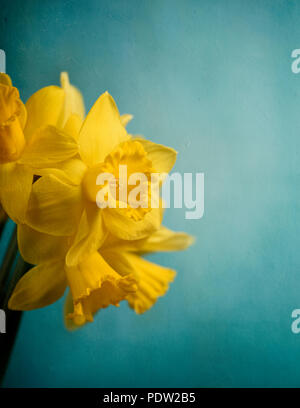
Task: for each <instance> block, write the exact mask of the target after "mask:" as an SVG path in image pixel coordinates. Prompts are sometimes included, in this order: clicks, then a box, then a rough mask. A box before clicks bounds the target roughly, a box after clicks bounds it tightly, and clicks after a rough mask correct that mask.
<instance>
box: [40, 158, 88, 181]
mask: <svg viewBox="0 0 300 408" xmlns="http://www.w3.org/2000/svg"><path fill="white" fill-rule="evenodd" d="M86 169H87V167H86V165H85V164H84V163H83V161H82V160H81V159H78V158H76V157H72V158H71V159H68V160H64V161H62V162H60V163H56V164H55V167H51V166H50V167H47V168H44V169H43V168H39V169H38V168H35V169H34V170H35V174H36V175H37V176H47V175H53V176H56V177H57V178H58V179H60V180H61V181H64V182H66V183H69V184H74V185H77V186H78V185H79V184H80V183H81V181H82V179H83V176H84V174H85V172H86Z"/></svg>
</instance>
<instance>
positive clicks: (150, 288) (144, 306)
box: [102, 250, 176, 314]
mask: <svg viewBox="0 0 300 408" xmlns="http://www.w3.org/2000/svg"><path fill="white" fill-rule="evenodd" d="M102 256H103V257H104V259H105V260H106V262H107V263H108V264H109V265H110V266H111V267H112V268H114V270H115V271H117V272H118V273H119V274H120V275H122V276H126V275H127V274H128V273H132V274H133V275H134V276H135V277H136V279H137V280H138V289H137V291H136V292H134V293H130V294H129V295H128V296H127V300H128V303H129V306H130V307H131V308H132V309H134V310H135V311H136V313H138V314H140V313H144V312H146V311H147V310H148V309H150V308H151V307H152V306H153V304H154V303H155V302H156V300H157V298H158V297H160V296H163V295H165V293H166V292H167V290H168V288H169V284H170V283H171V282H172V281H173V280H174V277H175V275H176V272H175V271H174V270H172V269H169V268H164V267H163V266H160V265H156V264H154V263H152V262H149V261H147V260H146V259H143V258H141V257H140V256H137V255H134V254H131V253H128V252H123V251H122V252H120V251H114V250H107V251H103V253H102Z"/></svg>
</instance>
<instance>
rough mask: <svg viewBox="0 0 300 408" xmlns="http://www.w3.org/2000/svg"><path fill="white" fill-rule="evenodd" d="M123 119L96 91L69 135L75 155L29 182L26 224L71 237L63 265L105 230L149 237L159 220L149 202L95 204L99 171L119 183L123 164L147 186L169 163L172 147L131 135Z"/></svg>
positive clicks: (75, 260)
mask: <svg viewBox="0 0 300 408" xmlns="http://www.w3.org/2000/svg"><path fill="white" fill-rule="evenodd" d="M129 119H130V117H128V116H123V117H120V114H119V112H118V109H117V106H116V104H115V102H114V100H113V98H112V97H111V96H110V95H109V94H108V93H107V92H106V93H104V94H103V95H101V96H100V97H99V99H98V100H97V101H96V102H95V104H94V106H93V107H92V109H91V110H90V112H89V113H88V115H87V117H86V119H85V121H84V123H83V125H82V127H81V128H80V131H79V132H78V134H77V136H75V138H76V140H77V142H78V152H79V158H78V159H76V160H73V161H72V162H71V163H69V165H68V166H64V168H60V167H59V166H58V168H57V170H56V171H54V170H51V172H49V174H46V173H43V174H44V175H43V177H41V178H40V179H39V180H37V181H36V182H35V183H34V185H33V188H32V194H31V196H30V200H29V204H28V213H27V217H26V223H27V224H28V225H29V226H30V227H32V228H33V229H35V230H37V231H39V232H42V233H46V234H50V235H54V236H69V237H71V238H70V239H71V245H70V248H69V250H68V253H67V255H66V264H67V266H68V267H73V266H76V265H77V264H79V263H81V262H82V260H83V258H84V257H86V256H87V255H89V254H93V253H94V252H95V251H97V250H98V248H100V247H101V245H102V244H103V242H104V241H105V239H106V237H107V235H108V233H110V234H111V235H113V236H116V237H118V238H119V239H123V240H137V239H142V238H145V237H147V236H149V234H151V233H152V232H154V231H155V230H157V229H158V228H159V226H160V224H161V217H160V213H161V211H160V209H159V208H152V207H151V205H150V204H149V206H148V208H141V207H139V208H133V207H131V206H130V205H128V206H127V208H124V207H123V206H122V205H121V204H122V199H123V198H122V197H119V196H117V197H116V201H117V202H118V205H117V207H116V208H109V207H107V208H99V207H98V206H97V203H96V196H97V192H99V190H100V187H99V186H97V184H96V181H97V177H98V175H99V174H104V173H109V174H112V175H113V176H114V177H115V180H116V181H117V183H119V180H120V174H119V169H120V167H119V166H120V165H122V166H127V167H126V168H127V177H128V178H129V177H130V176H131V175H132V174H136V173H137V172H138V173H143V174H145V175H146V176H147V189H148V190H149V191H151V180H150V174H152V173H168V172H169V171H170V170H171V169H172V167H173V165H174V163H175V160H176V152H175V151H174V150H173V149H171V148H168V147H164V146H162V145H158V144H155V143H152V142H150V141H147V140H144V139H142V138H136V139H135V138H132V137H131V136H130V135H129V134H128V133H127V131H126V129H125V126H124V124H125V123H126V121H128V120H129ZM126 182H127V180H126ZM126 199H127V197H125V201H126Z"/></svg>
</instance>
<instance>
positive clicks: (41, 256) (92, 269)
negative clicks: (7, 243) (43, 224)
mask: <svg viewBox="0 0 300 408" xmlns="http://www.w3.org/2000/svg"><path fill="white" fill-rule="evenodd" d="M18 242H19V250H20V252H21V254H22V256H23V258H24V259H25V260H26V261H27V262H29V263H31V264H36V265H37V266H36V267H34V268H32V269H31V270H30V271H28V272H27V273H26V274H25V275H24V276H23V277H22V278H21V279H20V281H19V282H18V284H17V286H16V288H15V290H14V292H13V294H12V296H11V298H10V300H9V308H10V309H14V310H32V309H36V308H40V307H44V306H47V305H49V304H51V303H53V302H55V301H56V300H58V299H59V298H60V297H61V296H62V295H63V294H64V292H65V289H66V287H67V286H69V287H70V292H71V293H72V299H73V308H72V312H70V315H69V316H68V318H69V319H71V320H72V321H73V322H74V324H76V325H82V324H84V323H85V322H86V321H92V320H93V315H94V314H95V313H96V312H97V311H98V310H99V309H102V308H105V307H107V306H109V305H115V306H118V305H119V302H120V301H122V300H124V299H125V298H126V296H127V295H129V294H130V293H133V292H135V291H136V290H137V282H136V279H135V278H134V276H133V274H127V275H126V276H121V275H120V274H118V273H117V272H116V271H114V269H113V268H112V267H111V266H110V265H109V264H108V263H107V262H106V261H105V260H104V258H103V257H102V256H101V255H100V254H99V253H98V252H97V251H94V252H92V253H89V254H88V255H87V256H86V257H85V258H84V261H82V262H81V263H79V264H78V265H76V266H73V267H68V266H67V265H66V264H65V256H66V253H67V250H68V247H69V242H70V238H69V237H57V236H50V235H47V234H43V233H40V232H37V231H34V230H32V229H31V228H30V227H27V226H26V225H19V226H18Z"/></svg>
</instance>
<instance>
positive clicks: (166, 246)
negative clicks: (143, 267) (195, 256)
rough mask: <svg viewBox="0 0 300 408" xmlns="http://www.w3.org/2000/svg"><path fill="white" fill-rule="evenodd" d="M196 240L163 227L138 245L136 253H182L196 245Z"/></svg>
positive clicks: (183, 233)
mask: <svg viewBox="0 0 300 408" xmlns="http://www.w3.org/2000/svg"><path fill="white" fill-rule="evenodd" d="M194 241H195V239H194V237H192V236H191V235H189V234H186V233H185V232H176V231H172V230H170V229H168V228H166V227H163V226H162V227H161V228H160V229H159V230H157V231H155V232H154V233H153V234H151V235H150V236H149V237H148V238H146V239H143V240H140V241H139V242H137V243H136V251H137V252H139V253H148V252H156V251H158V252H165V251H181V250H184V249H186V248H188V247H189V246H190V245H192V244H193V243H194Z"/></svg>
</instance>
